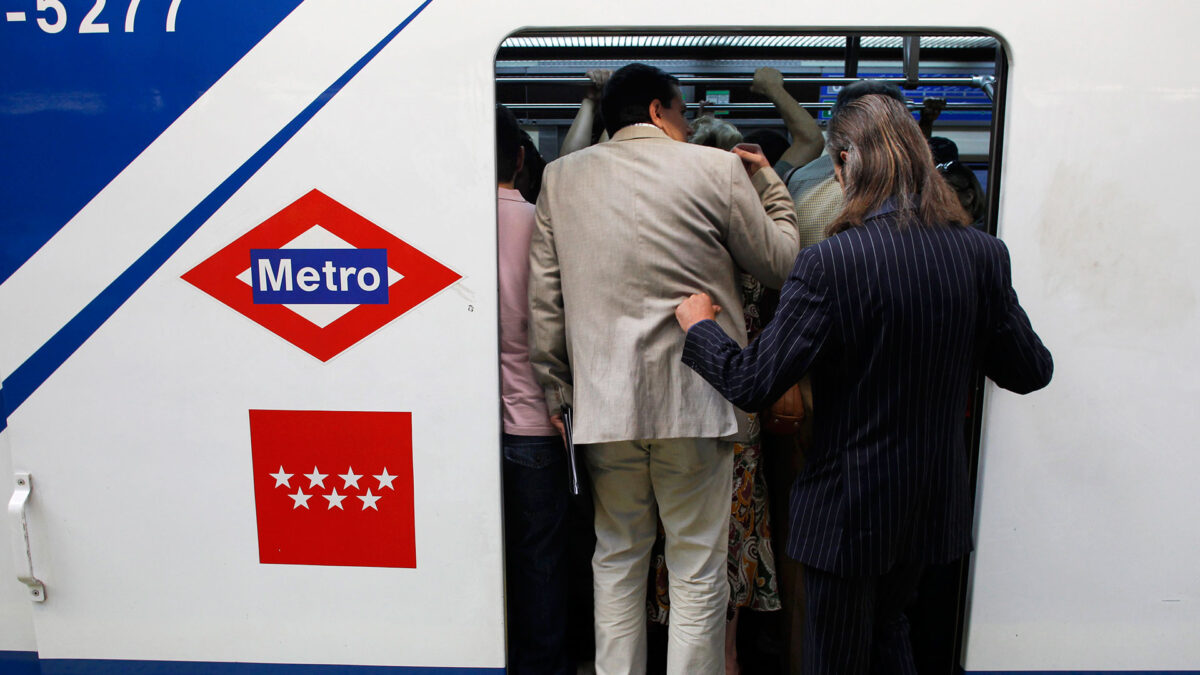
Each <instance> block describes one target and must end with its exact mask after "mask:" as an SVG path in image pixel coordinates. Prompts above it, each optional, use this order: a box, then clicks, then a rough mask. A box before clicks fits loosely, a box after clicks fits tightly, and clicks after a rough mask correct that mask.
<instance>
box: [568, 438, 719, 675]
mask: <svg viewBox="0 0 1200 675" xmlns="http://www.w3.org/2000/svg"><path fill="white" fill-rule="evenodd" d="M584 450H585V452H586V457H587V463H588V468H589V469H590V471H591V477H592V487H593V489H592V495H593V500H594V501H595V505H596V553H595V555H594V556H593V557H592V571H593V574H594V580H595V581H594V590H595V599H596V673H597V675H642V674H643V673H645V672H646V583H647V579H648V577H649V574H650V548H651V547H652V546H653V545H654V538H655V536H656V535H657V524H656V521H655V514H656V511H657V515H658V516H660V517H661V518H662V522H663V529H664V530H665V531H666V534H667V541H666V562H667V570H668V572H669V579H670V598H671V621H670V628H669V629H668V633H667V636H668V637H667V640H668V641H667V673H668V674H669V675H705V674H709V673H711V674H712V675H723V673H724V672H725V611H726V604H727V603H728V601H729V579H728V572H727V571H726V564H727V561H726V558H727V557H728V553H729V512H730V503H731V499H732V497H733V443H732V442H729V441H718V440H714V439H699V438H677V439H669V440H650V441H619V442H614V443H595V444H589V445H587V446H584ZM656 505H657V509H656Z"/></svg>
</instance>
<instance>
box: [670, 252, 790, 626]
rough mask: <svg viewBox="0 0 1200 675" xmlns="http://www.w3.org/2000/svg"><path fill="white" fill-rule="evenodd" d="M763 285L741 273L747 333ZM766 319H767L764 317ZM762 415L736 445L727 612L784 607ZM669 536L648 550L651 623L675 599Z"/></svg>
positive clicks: (758, 314) (756, 319) (754, 328)
mask: <svg viewBox="0 0 1200 675" xmlns="http://www.w3.org/2000/svg"><path fill="white" fill-rule="evenodd" d="M764 296H765V289H764V288H763V286H762V284H760V283H758V281H757V280H755V279H754V277H751V276H750V275H748V274H743V275H742V307H743V308H744V310H745V315H746V332H747V333H748V334H749V335H751V336H754V335H757V334H758V332H759V331H760V330H762V327H763V325H765V323H766V320H767V318H769V317H767V314H768V312H767V311H764V310H765V309H766V307H765V305H766V304H767V303H765V302H764V299H765V298H764ZM764 317H767V318H764ZM759 436H760V433H759V426H758V419H757V417H756V416H755V415H751V416H750V433H749V440H748V441H747V442H745V443H735V444H734V446H733V500H732V510H731V512H730V518H729V561H728V571H729V611H730V615H731V616H732V612H733V610H735V609H737V608H740V607H748V608H750V609H753V610H757V611H774V610H777V609H779V608H780V602H779V584H778V581H777V580H776V578H775V554H774V552H773V551H772V549H771V514H770V510H769V509H768V508H767V507H768V503H769V502H768V499H767V481H766V477H765V476H764V475H763V474H762V471H761V470H760V469H761V467H762V466H763V464H762V444H761V443H760V442H759ZM665 545H666V538H665V536H664V534H663V529H662V523H661V522H660V523H659V525H658V539H657V540H656V541H655V542H654V548H653V549H652V550H651V552H650V584H649V593H648V595H649V597H648V598H647V608H648V611H649V616H650V620H651V621H655V622H658V623H663V624H665V623H668V618H669V615H670V611H671V600H670V597H669V596H668V593H667V589H668V581H667V564H666V559H665V555H664V548H665Z"/></svg>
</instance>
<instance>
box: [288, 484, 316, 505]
mask: <svg viewBox="0 0 1200 675" xmlns="http://www.w3.org/2000/svg"><path fill="white" fill-rule="evenodd" d="M288 496H289V497H291V498H292V499H293V500H294V501H295V502H296V503H295V504H292V508H293V509H298V508H300V507H301V506H303V507H304V508H306V509H307V508H308V498H309V497H312V495H306V494H304V490H301V489H300V488H296V494H294V495H288Z"/></svg>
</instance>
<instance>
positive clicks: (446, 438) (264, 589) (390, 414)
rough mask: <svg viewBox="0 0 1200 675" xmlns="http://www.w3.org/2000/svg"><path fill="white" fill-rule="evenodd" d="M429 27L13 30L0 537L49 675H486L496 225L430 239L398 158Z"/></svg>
mask: <svg viewBox="0 0 1200 675" xmlns="http://www.w3.org/2000/svg"><path fill="white" fill-rule="evenodd" d="M428 4H429V3H428V2H426V3H424V4H421V3H420V2H418V1H409V2H372V3H356V4H355V7H354V10H353V12H350V11H348V9H347V7H346V6H345V4H344V3H339V2H334V1H333V0H309V1H307V2H303V3H301V2H300V0H270V1H267V2H254V3H233V2H226V3H199V2H194V3H189V2H188V1H187V0H184V1H183V2H181V1H180V0H170V1H169V2H168V0H161V1H160V2H142V3H140V5H139V2H138V0H128V1H118V2H109V3H107V5H106V3H105V2H103V1H102V0H97V1H96V2H95V3H78V2H75V3H62V2H58V1H57V0H39V2H38V3H37V9H36V11H26V12H17V11H10V12H8V13H7V15H6V19H7V23H6V25H5V30H6V32H7V33H8V35H6V36H5V43H4V46H3V48H2V49H3V51H4V55H5V57H6V58H5V63H6V74H5V76H4V77H5V78H6V80H7V83H6V86H5V87H4V94H5V97H6V98H5V103H4V106H5V107H4V109H3V111H0V112H3V114H4V116H5V118H4V124H3V125H2V129H3V131H2V132H0V133H3V136H4V148H5V150H6V152H5V153H4V157H3V162H4V169H3V171H4V173H3V178H4V179H3V181H0V190H2V191H3V192H4V200H5V203H6V207H5V209H4V213H3V215H2V216H0V217H2V218H3V219H4V221H5V222H4V228H5V230H4V231H5V233H6V240H5V243H4V247H3V248H4V259H3V261H2V263H3V269H2V270H0V272H2V277H0V281H2V285H0V316H3V317H4V320H3V322H0V323H2V325H3V328H2V329H0V333H2V335H3V337H2V339H3V349H2V357H0V358H3V359H4V362H3V364H2V365H3V374H4V375H5V379H4V383H3V390H2V391H3V401H4V411H5V419H6V426H7V428H6V429H5V431H4V439H5V440H6V441H11V450H12V471H13V473H14V475H13V476H11V480H12V481H13V484H14V485H15V486H17V487H16V491H17V493H18V495H17V497H15V498H14V499H13V501H12V504H11V505H10V515H9V518H8V520H9V522H8V523H7V524H8V525H9V527H10V529H11V530H12V533H13V537H12V540H13V548H14V550H13V554H14V558H15V562H16V565H17V568H18V569H16V573H17V575H18V576H20V577H21V579H22V582H23V584H24V586H23V587H22V588H23V590H24V593H25V597H26V598H27V599H28V601H29V602H30V604H31V606H32V614H33V623H34V628H35V631H36V640H37V649H38V653H39V654H38V655H39V659H40V667H41V672H42V673H45V674H49V673H110V672H133V671H134V670H136V672H140V673H157V672H182V671H186V672H190V673H206V672H221V673H241V672H245V673H263V672H271V673H275V672H291V670H292V669H291V668H290V667H289V665H288V664H294V665H297V666H299V665H300V664H305V666H304V667H300V671H302V672H306V673H308V672H326V671H325V670H324V669H319V668H318V669H314V668H311V665H312V664H327V665H330V666H338V670H337V672H339V673H340V672H349V673H353V672H358V670H357V669H356V668H352V667H351V668H349V669H347V667H349V666H388V667H394V670H385V671H383V672H397V673H399V672H405V673H407V672H416V670H410V669H411V668H414V667H421V669H420V672H440V671H441V670H443V669H444V670H451V669H454V670H455V672H467V673H470V672H478V673H483V672H499V671H500V670H502V667H503V662H504V633H503V596H502V560H501V552H502V546H501V541H500V489H499V480H500V470H499V468H500V467H499V464H500V460H499V457H500V455H499V443H498V441H499V425H498V412H497V410H496V391H497V389H498V385H497V379H496V378H497V375H496V364H495V354H496V328H495V327H496V315H495V295H496V291H495V259H494V229H493V228H494V222H495V221H494V214H493V211H492V210H491V209H492V208H494V203H493V202H491V201H490V200H485V199H480V200H477V203H476V204H475V205H474V206H472V205H465V206H463V207H461V208H458V209H457V210H456V211H455V213H454V216H455V217H454V218H453V219H449V218H448V216H447V211H446V209H445V206H446V204H445V200H443V199H439V198H437V195H438V194H439V190H440V191H441V192H443V193H445V192H448V191H449V188H447V187H446V183H445V180H446V177H445V176H444V175H436V172H431V171H428V170H427V166H426V159H425V158H428V157H431V156H434V154H435V153H437V152H439V151H440V150H441V149H442V148H441V141H440V140H439V139H438V138H436V137H432V136H423V135H421V134H419V133H414V131H415V130H417V129H419V128H420V126H421V125H422V124H423V123H424V119H425V117H426V114H427V109H426V108H421V107H419V106H415V105H412V101H414V100H421V101H424V102H426V103H433V104H435V105H436V104H438V99H439V98H448V97H452V96H454V95H455V93H454V92H452V91H451V92H446V91H438V84H439V83H438V82H430V81H428V80H427V79H426V78H424V77H422V70H423V69H424V68H425V63H424V62H423V60H422V59H420V58H417V55H418V54H420V52H421V50H422V49H423V48H424V46H425V45H428V44H429V43H430V42H431V41H433V39H434V37H433V33H432V31H438V30H442V31H444V30H445V25H444V24H445V22H446V19H445V17H443V18H442V19H441V24H442V25H441V27H440V28H439V26H438V23H439V21H438V20H437V19H430V18H429V17H428V15H423V14H422V13H423V12H424V10H425V9H426V6H427V5H428ZM89 6H90V11H89ZM29 9H33V3H30V7H29ZM487 107H488V103H487V102H486V101H480V102H478V105H477V106H476V107H475V108H474V109H472V110H471V111H470V112H471V113H472V114H473V115H474V117H475V118H480V117H484V116H485V115H484V112H485V111H486V109H487ZM464 114H465V113H464ZM478 134H479V135H480V137H483V136H484V135H488V136H489V137H490V130H489V129H486V128H484V129H480V130H479V131H478ZM9 205H12V206H11V208H10V206H9ZM474 211H478V212H474ZM10 234H11V235H12V236H9V235H10ZM471 242H478V243H477V245H471ZM476 298H479V300H476ZM467 383H469V385H468V384H467ZM5 569H8V568H7V567H5ZM4 583H5V584H7V585H9V586H10V587H11V586H13V585H15V584H16V583H17V582H16V581H14V580H13V579H12V578H8V579H6V580H5V582H4ZM5 597H7V596H5ZM464 646H468V648H464ZM188 664H190V665H188ZM261 664H277V666H273V667H266V666H262V665H261ZM426 669H428V670H426ZM460 669H461V670H460ZM370 672H380V671H376V670H370Z"/></svg>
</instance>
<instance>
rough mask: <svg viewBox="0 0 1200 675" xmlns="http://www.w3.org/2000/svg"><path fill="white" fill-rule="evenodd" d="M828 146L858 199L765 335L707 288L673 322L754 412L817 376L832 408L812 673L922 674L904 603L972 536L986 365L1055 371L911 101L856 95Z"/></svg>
mask: <svg viewBox="0 0 1200 675" xmlns="http://www.w3.org/2000/svg"><path fill="white" fill-rule="evenodd" d="M826 146H827V151H828V154H829V156H830V157H831V161H832V163H833V166H834V171H835V175H836V177H837V180H838V182H839V184H840V185H841V186H842V187H843V189H844V193H845V201H844V204H843V207H842V209H841V211H840V212H839V214H838V215H837V217H836V218H835V219H834V221H833V223H832V224H831V226H830V227H829V228H828V234H829V235H830V236H829V238H828V239H827V240H826V241H824V242H821V243H820V244H818V245H816V246H812V247H809V248H806V249H804V250H802V251H801V253H800V255H799V257H798V258H797V260H796V264H795V267H794V268H793V270H792V272H791V274H790V276H789V278H788V281H787V284H786V285H785V287H784V289H783V294H782V299H781V302H780V306H779V308H778V310H777V312H776V315H775V319H774V320H773V321H772V322H771V323H770V324H768V325H767V327H766V328H765V329H764V330H763V333H762V334H761V335H760V336H759V337H758V338H757V339H756V340H754V341H753V342H751V343H750V344H748V345H747V346H746V347H744V348H743V347H741V346H740V345H741V341H740V340H739V339H738V336H734V337H730V336H729V335H728V332H727V330H726V329H725V328H724V326H722V325H721V324H720V323H718V322H717V321H716V320H715V319H716V318H718V317H719V312H720V309H719V307H717V306H715V305H714V304H713V301H712V299H711V298H710V297H709V295H708V294H707V293H697V294H694V295H692V296H690V297H689V298H688V299H687V300H686V301H685V302H683V303H682V304H681V305H680V306H679V307H678V308H677V310H676V317H677V319H678V321H679V324H680V326H681V327H682V328H683V330H684V331H685V332H686V339H685V347H684V357H683V358H684V361H685V363H687V364H688V365H689V366H690V367H691V368H693V369H694V370H695V371H696V372H698V373H699V374H701V375H702V376H703V377H704V378H705V380H706V381H708V382H709V383H711V384H712V385H713V387H715V388H716V389H717V390H719V391H720V392H721V393H722V395H724V396H726V397H727V398H728V399H729V400H730V401H732V402H733V403H735V404H736V405H737V406H739V407H740V408H742V409H746V410H755V409H759V408H761V407H762V406H763V405H765V404H767V403H769V402H770V401H771V400H773V399H774V398H775V397H778V396H779V395H780V394H781V393H782V392H783V391H784V390H785V389H787V388H788V387H790V386H791V385H793V384H794V383H795V382H797V381H798V380H799V379H800V378H801V377H803V376H804V375H805V374H806V373H808V372H810V371H811V372H812V373H813V389H814V397H815V399H816V400H817V401H818V405H819V406H820V410H821V412H820V415H819V416H818V417H817V419H816V428H815V438H814V443H813V446H812V448H811V450H810V452H809V455H808V457H807V458H806V459H807V464H806V466H805V469H804V473H803V475H802V476H801V478H800V479H798V480H797V482H796V484H795V486H794V488H793V490H792V495H791V507H792V508H791V515H792V519H791V530H792V532H791V535H792V536H791V537H790V538H789V548H788V551H787V553H788V555H789V556H791V557H793V558H795V559H796V560H799V561H800V562H802V563H803V564H804V565H805V575H804V585H805V594H806V602H807V625H806V629H805V633H804V635H805V647H804V662H805V663H804V672H806V673H808V674H809V675H822V674H824V673H830V674H837V675H852V674H856V673H868V672H897V673H914V672H916V671H915V666H914V665H913V658H912V652H911V645H910V643H909V636H908V623H907V619H906V618H905V614H904V608H905V605H906V604H907V603H908V602H909V600H910V599H911V597H912V594H913V593H914V591H915V589H916V587H917V583H918V581H919V579H920V576H921V571H922V569H923V567H924V566H925V565H928V564H936V563H944V562H948V561H950V560H954V559H957V558H958V557H960V556H962V555H963V554H965V553H966V552H967V551H968V550H969V549H970V546H971V507H970V495H969V493H968V490H969V486H968V471H967V466H966V463H967V455H966V452H965V450H964V448H963V439H964V434H963V415H962V411H963V410H964V409H965V407H966V401H967V393H968V392H967V390H968V385H969V378H970V376H971V373H972V370H973V368H974V367H975V366H976V364H980V365H981V366H982V368H983V370H984V372H985V374H986V375H987V376H988V377H989V378H991V379H992V380H993V381H994V382H996V384H998V385H999V386H1001V387H1004V388H1006V389H1010V390H1013V391H1016V392H1018V393H1026V392H1029V391H1033V390H1036V389H1039V388H1041V387H1043V386H1045V385H1046V384H1047V383H1048V382H1049V380H1050V376H1051V372H1052V369H1053V366H1052V361H1051V358H1050V354H1049V352H1048V351H1047V350H1046V349H1045V347H1044V346H1043V345H1042V343H1041V341H1040V340H1039V339H1038V337H1037V335H1036V333H1034V331H1033V329H1032V327H1031V325H1030V323H1029V319H1028V317H1027V316H1026V314H1025V312H1024V310H1023V309H1022V308H1021V306H1020V305H1019V304H1018V302H1017V298H1016V294H1015V293H1014V291H1013V289H1012V284H1011V272H1010V266H1009V257H1008V252H1007V250H1006V249H1005V247H1004V245H1003V244H1002V243H1000V242H999V240H997V239H995V238H992V237H989V236H988V235H986V234H983V233H980V232H978V231H977V230H975V229H972V228H969V227H965V225H967V224H968V223H969V222H970V220H969V217H968V216H967V214H966V213H964V212H963V210H962V207H961V206H960V205H959V203H958V200H957V198H956V197H955V196H954V194H953V193H952V192H951V190H950V188H949V187H948V186H947V185H946V183H945V181H943V180H942V179H941V177H940V176H939V175H938V174H937V171H936V169H935V168H934V166H933V163H932V159H931V156H930V153H929V150H928V146H927V145H926V143H925V140H924V138H923V137H922V136H921V133H920V130H919V129H918V127H917V125H916V123H915V121H914V120H913V118H912V116H911V115H910V114H909V113H908V110H907V108H906V107H905V106H904V105H903V104H901V103H899V102H897V101H895V100H893V99H891V98H889V97H887V96H885V95H867V96H863V97H861V98H859V99H858V100H856V101H853V102H851V103H849V104H846V105H845V106H843V108H842V109H841V110H840V111H839V113H838V114H835V115H834V116H833V119H832V121H831V122H830V127H829V135H828V139H827V141H826ZM718 304H719V303H718ZM863 411H869V412H866V413H864V412H863Z"/></svg>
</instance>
